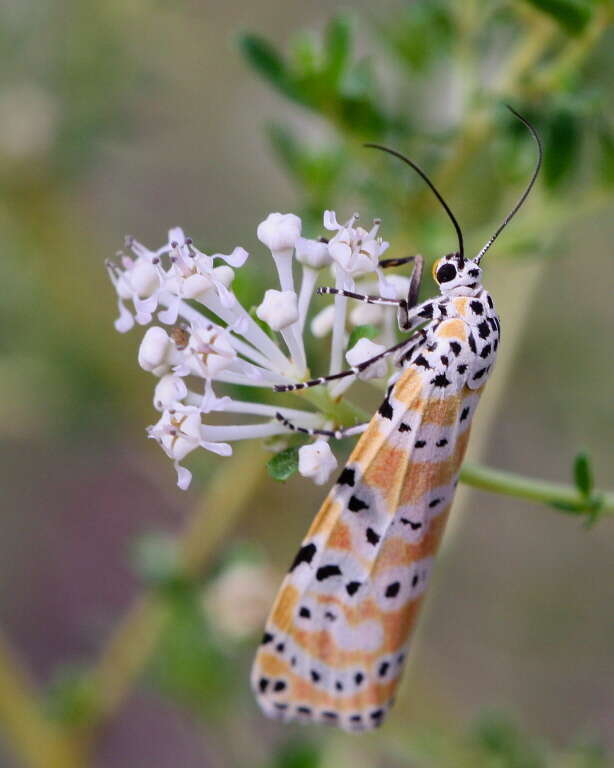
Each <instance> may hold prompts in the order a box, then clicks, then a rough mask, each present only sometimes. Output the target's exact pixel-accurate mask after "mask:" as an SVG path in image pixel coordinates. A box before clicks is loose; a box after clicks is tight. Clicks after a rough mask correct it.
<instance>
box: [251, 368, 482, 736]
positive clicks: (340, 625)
mask: <svg viewBox="0 0 614 768" xmlns="http://www.w3.org/2000/svg"><path fill="white" fill-rule="evenodd" d="M471 396H475V393H468V391H467V392H457V393H455V394H452V395H449V396H447V397H445V398H434V397H433V389H432V387H431V386H430V384H429V382H428V380H427V378H426V377H425V375H424V374H423V372H422V371H419V370H416V369H415V368H411V367H410V368H408V369H407V370H406V371H405V372H404V373H403V374H402V376H401V377H400V379H399V380H398V382H397V383H396V385H394V388H393V390H392V393H391V392H390V391H389V395H388V397H387V398H386V400H385V401H384V403H383V404H382V406H381V407H380V409H379V412H378V414H376V416H374V418H373V420H372V422H371V424H370V426H369V428H368V430H367V431H366V432H365V434H364V435H363V436H362V438H361V439H360V441H359V442H358V444H357V445H356V447H355V449H354V451H353V452H352V454H351V456H350V458H349V460H348V464H347V465H346V467H345V469H344V470H343V472H342V473H341V476H340V477H339V480H338V482H337V484H336V485H335V486H334V487H333V489H332V490H331V492H330V493H329V494H328V496H327V498H326V499H325V501H324V504H323V505H322V507H321V509H320V511H319V513H318V515H317V516H316V518H315V520H314V522H313V524H312V526H311V528H310V530H309V532H308V534H307V536H306V538H305V540H304V542H303V544H302V546H301V548H300V550H299V552H298V554H297V556H296V558H295V560H294V562H293V563H292V566H291V569H290V572H289V573H288V575H287V576H286V578H285V579H284V582H283V583H282V586H281V589H280V592H279V594H278V596H277V599H276V601H275V604H274V606H273V609H272V612H271V615H270V617H269V620H268V622H267V625H266V630H265V633H264V637H263V642H262V645H261V647H260V649H259V651H258V653H257V655H256V659H255V662H254V667H253V672H252V687H253V689H254V692H255V694H256V697H257V699H258V701H259V703H260V706H261V708H262V709H263V710H264V712H265V713H266V714H267V715H269V716H271V717H277V718H279V719H283V720H303V721H314V720H315V721H319V722H329V723H332V724H337V725H339V726H340V727H342V728H345V729H348V730H357V729H364V728H370V727H374V726H376V725H379V724H380V723H381V721H382V719H383V717H384V716H385V713H386V711H387V709H388V707H389V706H390V703H391V700H392V698H393V695H394V691H395V689H396V686H397V684H398V680H399V677H400V674H401V670H402V667H403V663H404V659H405V655H406V644H407V639H408V636H409V634H410V631H411V628H412V627H413V625H414V623H415V619H416V616H417V613H418V609H419V607H420V603H421V599H422V594H423V592H424V589H425V587H426V583H427V580H428V573H429V571H430V567H431V562H432V558H433V555H434V553H435V551H436V548H437V545H438V542H439V539H440V537H441V533H442V531H443V524H444V522H445V517H446V515H447V511H448V509H449V506H450V503H451V498H452V495H453V491H454V485H455V481H456V475H457V473H458V468H459V466H460V462H461V460H462V454H463V453H464V446H465V444H466V437H464V438H463V439H462V440H460V441H459V439H458V438H459V435H460V434H461V433H462V432H463V431H466V432H467V434H468V430H466V429H465V430H464V429H463V426H462V424H461V422H460V414H461V413H462V412H463V410H462V409H463V408H465V407H466V406H465V405H463V402H464V399H465V398H466V397H471ZM444 440H445V441H446V442H445V444H443V445H441V446H439V447H438V446H437V445H436V444H437V443H441V442H442V441H444ZM423 443H424V445H423ZM433 502H436V503H435V504H433Z"/></svg>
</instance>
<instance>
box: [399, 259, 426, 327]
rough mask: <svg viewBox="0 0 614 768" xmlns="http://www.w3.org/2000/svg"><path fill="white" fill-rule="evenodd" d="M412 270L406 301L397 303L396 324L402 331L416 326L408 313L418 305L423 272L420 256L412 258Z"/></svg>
mask: <svg viewBox="0 0 614 768" xmlns="http://www.w3.org/2000/svg"><path fill="white" fill-rule="evenodd" d="M413 260H414V268H413V270H412V273H411V277H410V279H409V290H408V291H407V299H406V300H405V301H404V302H400V303H399V308H398V310H397V322H398V324H399V328H400V330H402V331H409V330H411V328H412V325H416V323H415V321H414V322H413V323H412V322H411V321H410V318H409V311H410V310H411V309H413V308H414V307H416V306H417V305H418V296H419V295H420V286H421V285H422V274H423V271H424V259H423V257H422V256H420V254H417V255H416V256H414V257H413Z"/></svg>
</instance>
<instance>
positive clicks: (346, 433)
mask: <svg viewBox="0 0 614 768" xmlns="http://www.w3.org/2000/svg"><path fill="white" fill-rule="evenodd" d="M275 418H276V419H277V421H280V422H281V423H282V424H283V425H284V427H287V428H288V429H290V430H292V432H302V433H303V434H304V435H322V436H323V437H332V438H334V439H335V440H342V439H343V438H344V437H352V436H353V435H360V434H362V433H363V432H364V431H365V429H366V428H367V427H368V426H369V422H368V421H365V422H363V423H362V424H356V425H355V426H353V427H344V428H343V429H334V430H333V429H308V428H307V427H297V426H296V424H294V423H293V422H291V421H290V420H289V419H286V417H285V416H282V414H281V413H276V414H275Z"/></svg>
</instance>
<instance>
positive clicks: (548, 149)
mask: <svg viewBox="0 0 614 768" xmlns="http://www.w3.org/2000/svg"><path fill="white" fill-rule="evenodd" d="M580 141H581V133H580V124H579V121H578V119H577V116H576V115H575V114H574V113H573V112H572V111H571V110H570V109H568V108H565V107H563V108H560V109H558V110H557V111H555V112H554V113H553V114H552V115H551V117H550V120H549V121H548V125H547V127H546V135H545V152H544V181H545V183H546V185H547V186H548V187H550V188H551V189H555V188H556V187H559V186H560V185H561V184H562V183H563V182H564V181H566V180H567V178H568V177H569V176H570V175H571V174H572V172H573V171H574V169H575V167H576V165H577V162H578V159H579V154H580Z"/></svg>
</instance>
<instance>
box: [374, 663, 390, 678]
mask: <svg viewBox="0 0 614 768" xmlns="http://www.w3.org/2000/svg"><path fill="white" fill-rule="evenodd" d="M389 669H390V662H388V661H382V663H381V664H380V665H379V669H378V670H377V674H378V675H379V676H380V677H386V674H387V672H388V670H389Z"/></svg>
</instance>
